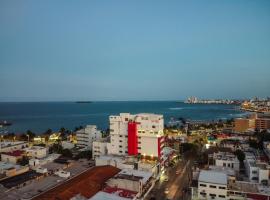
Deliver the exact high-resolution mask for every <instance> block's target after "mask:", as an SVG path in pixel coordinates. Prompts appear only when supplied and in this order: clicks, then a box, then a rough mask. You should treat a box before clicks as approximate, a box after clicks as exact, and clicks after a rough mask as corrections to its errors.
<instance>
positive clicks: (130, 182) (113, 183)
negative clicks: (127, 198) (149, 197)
mask: <svg viewBox="0 0 270 200" xmlns="http://www.w3.org/2000/svg"><path fill="white" fill-rule="evenodd" d="M151 177H152V173H150V172H145V171H140V170H132V169H123V170H122V171H121V172H119V173H118V174H117V175H115V176H114V177H113V178H111V179H109V180H108V181H107V183H106V185H107V187H109V188H119V189H124V190H127V191H133V192H135V194H136V196H137V197H142V196H143V195H144V194H145V193H146V192H147V191H148V190H149V188H151V186H152V185H153V183H154V182H153V180H154V179H152V178H151Z"/></svg>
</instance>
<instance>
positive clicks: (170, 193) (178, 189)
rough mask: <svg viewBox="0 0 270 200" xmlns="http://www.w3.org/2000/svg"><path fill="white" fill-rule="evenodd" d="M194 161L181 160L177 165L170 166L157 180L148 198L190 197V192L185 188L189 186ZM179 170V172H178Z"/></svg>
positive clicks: (182, 199) (183, 198)
mask: <svg viewBox="0 0 270 200" xmlns="http://www.w3.org/2000/svg"><path fill="white" fill-rule="evenodd" d="M191 168H192V161H190V160H188V161H179V162H178V163H177V164H176V165H175V166H173V167H168V168H167V170H166V172H165V173H164V174H162V175H161V177H160V180H158V181H157V182H156V185H155V186H154V188H153V190H152V191H151V193H150V194H149V195H148V198H147V199H148V200H149V199H151V198H152V197H153V199H155V200H165V199H170V200H186V199H189V197H188V192H187V191H186V190H185V191H183V189H187V188H188V187H189V180H190V179H191ZM177 172H178V173H177Z"/></svg>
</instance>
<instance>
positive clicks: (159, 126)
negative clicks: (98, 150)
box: [107, 113, 164, 158]
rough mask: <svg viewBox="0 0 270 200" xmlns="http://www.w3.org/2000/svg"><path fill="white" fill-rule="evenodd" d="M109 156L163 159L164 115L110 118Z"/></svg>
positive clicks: (123, 115) (126, 115) (127, 115)
mask: <svg viewBox="0 0 270 200" xmlns="http://www.w3.org/2000/svg"><path fill="white" fill-rule="evenodd" d="M109 120H110V136H111V141H110V143H108V144H107V148H108V154H113V155H131V156H132V155H142V156H150V157H153V158H161V156H162V149H163V146H164V137H163V136H164V134H163V128H164V119H163V115H156V114H145V113H142V114H137V115H132V114H129V113H120V115H118V116H110V118H109Z"/></svg>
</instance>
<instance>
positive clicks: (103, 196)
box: [89, 192, 127, 200]
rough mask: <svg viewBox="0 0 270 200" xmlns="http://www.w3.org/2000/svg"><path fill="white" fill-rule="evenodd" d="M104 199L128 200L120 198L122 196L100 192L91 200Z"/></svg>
mask: <svg viewBox="0 0 270 200" xmlns="http://www.w3.org/2000/svg"><path fill="white" fill-rule="evenodd" d="M104 199H106V200H127V198H124V197H120V196H117V195H114V194H110V193H107V192H98V193H96V194H95V196H93V197H92V198H90V199H89V200H104Z"/></svg>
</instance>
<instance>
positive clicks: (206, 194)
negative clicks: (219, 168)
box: [198, 170, 228, 200]
mask: <svg viewBox="0 0 270 200" xmlns="http://www.w3.org/2000/svg"><path fill="white" fill-rule="evenodd" d="M227 183H228V180H227V175H226V174H225V173H223V172H216V171H206V170H202V171H201V172H200V174H199V179H198V198H199V199H216V200H225V199H227Z"/></svg>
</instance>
